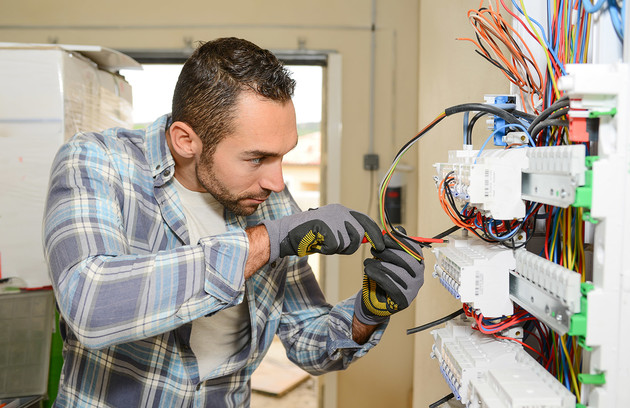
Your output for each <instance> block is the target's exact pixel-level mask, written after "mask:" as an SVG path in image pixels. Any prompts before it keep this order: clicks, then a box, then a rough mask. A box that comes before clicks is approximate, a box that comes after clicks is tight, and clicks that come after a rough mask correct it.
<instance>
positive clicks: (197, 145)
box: [169, 122, 203, 159]
mask: <svg viewBox="0 0 630 408" xmlns="http://www.w3.org/2000/svg"><path fill="white" fill-rule="evenodd" d="M169 137H170V141H171V148H172V149H173V150H175V152H176V153H177V154H178V155H180V156H181V157H184V158H187V159H190V158H193V157H195V156H198V155H200V154H201V151H202V149H203V144H202V142H201V139H200V138H199V136H197V133H195V131H194V130H193V129H192V128H191V127H190V126H189V125H187V124H186V123H184V122H173V124H172V125H171V127H170V128H169Z"/></svg>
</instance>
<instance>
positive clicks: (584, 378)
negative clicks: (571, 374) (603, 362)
mask: <svg viewBox="0 0 630 408" xmlns="http://www.w3.org/2000/svg"><path fill="white" fill-rule="evenodd" d="M578 380H580V382H581V383H582V384H593V385H604V384H606V376H605V375H604V373H599V374H578Z"/></svg>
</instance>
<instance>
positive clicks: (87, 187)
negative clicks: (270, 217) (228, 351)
mask: <svg viewBox="0 0 630 408" xmlns="http://www.w3.org/2000/svg"><path fill="white" fill-rule="evenodd" d="M122 167H124V166H121V165H120V161H117V158H116V157H115V155H114V154H113V153H112V152H111V151H110V150H108V149H107V148H106V147H105V144H104V142H103V141H102V140H101V139H99V135H96V134H86V135H82V136H78V137H75V138H74V139H72V140H71V141H70V142H69V143H67V144H66V145H64V146H63V147H62V148H61V149H60V151H59V152H58V153H57V156H56V158H55V161H54V163H53V167H52V170H51V178H50V187H49V193H48V199H47V203H46V213H45V216H44V250H45V255H46V258H47V261H48V265H49V273H50V276H51V280H52V282H53V287H54V290H55V295H56V298H57V303H58V305H59V309H60V312H61V314H62V316H63V317H64V319H65V321H66V322H67V324H68V326H69V327H70V329H71V330H72V331H73V332H74V334H75V335H76V336H77V338H78V339H79V341H81V343H83V344H84V345H85V346H86V347H90V348H104V347H108V346H112V345H115V344H119V343H124V342H130V341H135V340H140V339H144V338H147V337H151V336H154V335H157V334H160V333H164V332H167V331H170V330H173V329H174V328H177V327H178V326H180V325H182V324H184V323H187V322H189V321H192V320H194V319H196V318H198V317H201V316H203V315H206V314H208V313H212V312H214V311H217V310H220V309H223V308H225V307H227V306H230V305H234V304H237V303H239V302H241V301H242V299H243V293H244V276H243V270H244V266H245V261H246V259H247V251H248V240H247V236H246V234H245V232H244V231H243V230H233V231H230V232H226V233H225V234H221V235H218V236H216V237H209V238H205V239H203V240H202V241H201V242H200V244H199V245H195V246H179V247H177V248H174V247H175V246H176V245H173V243H172V242H166V241H168V239H169V238H168V237H165V234H163V233H160V232H159V231H158V232H156V231H155V230H154V229H155V228H164V226H163V223H162V220H161V215H160V211H159V207H158V206H157V204H155V203H153V205H151V200H153V201H155V199H154V198H152V197H153V196H152V194H146V193H144V195H142V194H143V193H142V188H143V187H145V188H146V186H142V185H134V184H132V183H131V182H130V181H129V180H131V179H132V178H127V177H122V176H121V172H124V171H128V172H131V171H140V170H139V169H131V170H130V169H122ZM129 167H132V166H129ZM150 187H151V189H152V188H153V185H152V184H150ZM147 197H148V198H147ZM129 200H136V202H135V203H132V204H130V203H129ZM138 200H140V201H141V200H146V202H142V203H139V202H138ZM143 205H144V207H143ZM140 209H142V210H143V213H142V214H140V213H134V212H139V210H140ZM132 229H141V230H138V231H132ZM134 233H136V234H138V233H142V234H154V235H150V238H152V239H155V240H158V241H159V242H155V243H154V245H155V246H154V247H148V248H137V247H133V245H132V242H133V240H132V239H130V234H134ZM170 239H171V240H172V239H173V238H172V237H171V238H170ZM160 240H162V241H160ZM165 240H166V241H165ZM177 245H180V244H177ZM156 248H157V249H159V248H165V249H164V250H160V251H155V249H156ZM166 248H174V249H166ZM138 254H140V255H138Z"/></svg>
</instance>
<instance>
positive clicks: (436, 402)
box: [429, 392, 455, 408]
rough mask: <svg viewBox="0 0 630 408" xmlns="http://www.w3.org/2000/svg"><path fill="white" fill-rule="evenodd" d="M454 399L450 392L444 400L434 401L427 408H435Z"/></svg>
mask: <svg viewBox="0 0 630 408" xmlns="http://www.w3.org/2000/svg"><path fill="white" fill-rule="evenodd" d="M454 397H455V395H454V394H453V393H452V392H451V393H450V394H448V395H447V396H445V397H444V398H440V399H439V400H437V401H435V402H434V403H433V404H431V405H429V408H437V407H439V406H440V405H442V404H444V403H445V402H446V401H448V400H450V399H453V398H454Z"/></svg>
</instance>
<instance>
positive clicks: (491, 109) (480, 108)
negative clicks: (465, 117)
mask: <svg viewBox="0 0 630 408" xmlns="http://www.w3.org/2000/svg"><path fill="white" fill-rule="evenodd" d="M470 111H477V112H488V113H492V114H493V115H496V116H498V117H500V118H501V119H503V120H505V122H506V123H507V124H518V125H521V121H520V120H518V118H517V117H516V116H514V115H512V114H511V113H510V112H508V111H506V110H505V109H501V108H499V107H498V106H495V105H487V104H485V103H463V104H461V105H455V106H451V107H450V108H446V109H444V113H445V114H446V116H450V115H453V114H455V113H460V112H470Z"/></svg>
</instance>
